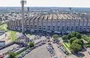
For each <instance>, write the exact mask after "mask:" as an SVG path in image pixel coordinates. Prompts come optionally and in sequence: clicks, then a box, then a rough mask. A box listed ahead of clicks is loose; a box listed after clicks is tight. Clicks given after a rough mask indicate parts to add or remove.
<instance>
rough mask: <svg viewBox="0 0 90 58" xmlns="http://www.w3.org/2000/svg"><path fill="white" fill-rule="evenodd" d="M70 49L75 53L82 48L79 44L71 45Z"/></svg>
mask: <svg viewBox="0 0 90 58" xmlns="http://www.w3.org/2000/svg"><path fill="white" fill-rule="evenodd" d="M70 49H71V50H72V52H74V53H77V52H79V51H81V50H82V47H81V45H79V44H76V43H72V44H71V46H70Z"/></svg>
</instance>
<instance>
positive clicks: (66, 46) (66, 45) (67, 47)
mask: <svg viewBox="0 0 90 58" xmlns="http://www.w3.org/2000/svg"><path fill="white" fill-rule="evenodd" d="M63 46H64V47H65V49H66V50H67V51H68V53H70V54H71V51H70V44H69V43H66V42H64V43H63Z"/></svg>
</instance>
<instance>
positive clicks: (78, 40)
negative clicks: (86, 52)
mask: <svg viewBox="0 0 90 58" xmlns="http://www.w3.org/2000/svg"><path fill="white" fill-rule="evenodd" d="M73 43H75V44H79V45H81V46H82V47H83V44H84V42H83V40H81V39H76V40H74V41H73Z"/></svg>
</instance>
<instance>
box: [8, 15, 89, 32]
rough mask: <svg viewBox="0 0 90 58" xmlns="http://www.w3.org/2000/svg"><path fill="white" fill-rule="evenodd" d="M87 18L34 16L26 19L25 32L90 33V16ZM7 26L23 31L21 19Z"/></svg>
mask: <svg viewBox="0 0 90 58" xmlns="http://www.w3.org/2000/svg"><path fill="white" fill-rule="evenodd" d="M85 17H87V18H85ZM85 17H82V16H79V15H77V14H47V15H38V16H32V17H30V18H29V19H28V18H25V20H24V30H25V31H31V32H37V31H44V32H54V33H69V32H71V31H78V32H84V31H87V32H90V18H89V16H85ZM7 24H8V28H9V29H12V30H19V31H20V30H22V28H21V19H16V20H10V21H9V22H8V23H7Z"/></svg>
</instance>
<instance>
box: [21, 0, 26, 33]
mask: <svg viewBox="0 0 90 58" xmlns="http://www.w3.org/2000/svg"><path fill="white" fill-rule="evenodd" d="M25 3H26V1H25V0H21V9H22V11H21V14H22V20H21V22H22V33H23V34H24V4H25Z"/></svg>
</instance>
